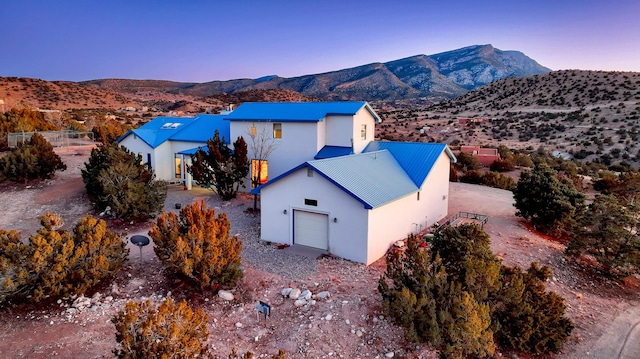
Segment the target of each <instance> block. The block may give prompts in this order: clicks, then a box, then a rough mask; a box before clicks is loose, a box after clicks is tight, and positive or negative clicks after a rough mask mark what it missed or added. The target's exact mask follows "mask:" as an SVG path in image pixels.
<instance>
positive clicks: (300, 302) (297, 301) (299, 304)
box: [293, 299, 307, 307]
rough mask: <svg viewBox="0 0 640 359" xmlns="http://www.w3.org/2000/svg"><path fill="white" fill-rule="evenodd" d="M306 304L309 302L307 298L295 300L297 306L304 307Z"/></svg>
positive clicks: (294, 303)
mask: <svg viewBox="0 0 640 359" xmlns="http://www.w3.org/2000/svg"><path fill="white" fill-rule="evenodd" d="M305 304H307V301H306V300H305V299H296V301H295V302H293V305H295V306H296V307H302V306H303V305H305Z"/></svg>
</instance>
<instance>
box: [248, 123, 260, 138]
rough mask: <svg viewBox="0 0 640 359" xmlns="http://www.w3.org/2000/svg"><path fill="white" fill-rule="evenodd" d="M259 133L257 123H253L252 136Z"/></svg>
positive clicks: (250, 132) (250, 129)
mask: <svg viewBox="0 0 640 359" xmlns="http://www.w3.org/2000/svg"><path fill="white" fill-rule="evenodd" d="M257 133H258V129H257V128H256V125H255V124H253V125H251V128H249V134H250V135H251V136H255V135H256V134H257Z"/></svg>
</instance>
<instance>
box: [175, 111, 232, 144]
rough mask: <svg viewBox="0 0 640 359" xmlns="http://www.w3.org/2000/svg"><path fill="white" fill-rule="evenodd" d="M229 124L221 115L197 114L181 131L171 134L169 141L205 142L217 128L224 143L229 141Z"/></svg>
mask: <svg viewBox="0 0 640 359" xmlns="http://www.w3.org/2000/svg"><path fill="white" fill-rule="evenodd" d="M230 128H231V126H230V123H229V121H225V120H224V116H223V115H198V116H196V118H195V120H194V121H193V123H191V124H190V125H188V126H185V128H184V129H182V130H181V131H178V132H176V134H175V135H173V136H171V138H170V139H171V141H186V142H203V143H206V142H207V141H208V140H210V139H211V138H212V137H213V134H214V133H215V132H216V130H218V132H219V133H220V139H222V137H224V139H225V143H230V141H231V139H230V138H229V137H230V136H231V135H230V134H231V130H230Z"/></svg>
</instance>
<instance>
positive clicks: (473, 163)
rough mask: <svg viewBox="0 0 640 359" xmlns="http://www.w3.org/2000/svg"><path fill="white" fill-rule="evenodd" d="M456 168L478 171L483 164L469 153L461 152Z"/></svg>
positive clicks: (457, 156) (457, 157)
mask: <svg viewBox="0 0 640 359" xmlns="http://www.w3.org/2000/svg"><path fill="white" fill-rule="evenodd" d="M456 159H457V161H456V166H458V167H459V168H460V169H462V170H463V171H469V170H477V169H480V168H482V163H480V160H479V159H477V158H476V157H475V156H473V155H470V154H468V153H464V152H460V153H458V154H457V155H456Z"/></svg>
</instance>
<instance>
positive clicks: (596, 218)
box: [566, 195, 640, 276]
mask: <svg viewBox="0 0 640 359" xmlns="http://www.w3.org/2000/svg"><path fill="white" fill-rule="evenodd" d="M639 212H640V208H639V207H638V205H624V202H623V203H620V201H619V200H618V199H617V198H616V197H614V196H612V195H598V196H596V198H595V200H594V201H593V203H591V205H589V209H588V210H587V211H586V212H585V213H584V214H583V215H582V216H581V218H580V219H579V220H578V226H576V227H577V229H576V231H575V233H574V235H573V238H572V240H571V242H570V243H569V245H568V246H567V250H566V253H567V254H568V255H570V256H580V255H582V254H590V255H592V256H593V257H594V258H595V259H596V260H597V261H598V263H599V264H600V266H601V269H602V270H603V271H604V272H605V273H607V274H610V275H614V276H623V275H629V274H634V273H638V271H639V269H640V235H638V231H639V230H640V219H639V214H640V213H639Z"/></svg>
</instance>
